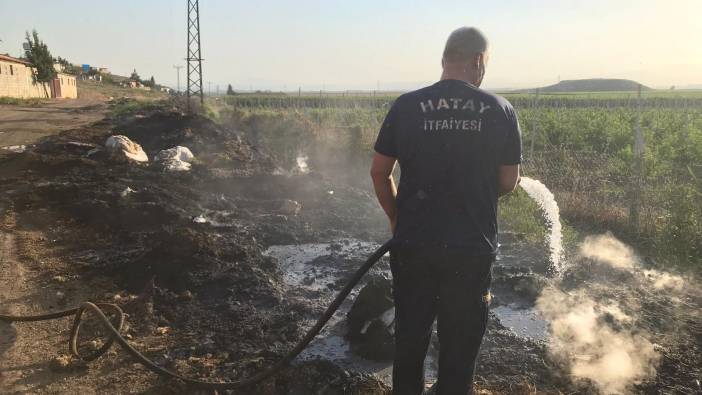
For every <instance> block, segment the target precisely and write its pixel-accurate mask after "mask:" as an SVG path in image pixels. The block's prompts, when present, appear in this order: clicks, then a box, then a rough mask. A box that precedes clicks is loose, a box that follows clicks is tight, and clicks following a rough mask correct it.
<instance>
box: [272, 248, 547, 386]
mask: <svg viewBox="0 0 702 395" xmlns="http://www.w3.org/2000/svg"><path fill="white" fill-rule="evenodd" d="M377 247H378V246H377V245H376V244H375V243H371V242H366V241H360V240H356V239H341V240H336V241H334V242H332V243H311V244H297V245H275V246H271V247H269V248H268V249H267V250H266V251H264V255H266V256H270V257H272V258H275V259H276V260H277V261H278V265H279V268H280V270H281V272H282V274H283V280H284V282H285V284H286V285H287V286H288V287H289V288H290V290H291V291H293V292H295V291H303V292H304V291H314V292H316V293H318V294H319V295H320V296H319V297H320V298H321V299H322V300H323V301H327V300H329V301H331V299H332V298H333V297H334V296H335V295H336V291H335V290H334V289H333V288H335V287H329V285H330V284H335V283H336V282H337V281H338V280H340V279H341V280H343V279H346V278H348V277H349V275H350V273H351V272H352V271H354V270H355V269H356V268H357V267H358V266H359V265H360V264H361V262H363V261H364V260H365V259H366V258H367V257H368V255H370V254H371V253H372V252H373V251H374V250H375V249H376V248H377ZM514 260H519V257H518V256H514V257H511V256H506V257H502V258H501V262H500V263H498V264H507V265H509V264H514V262H512V261H514ZM371 270H372V271H375V272H376V273H381V274H382V275H385V276H388V277H389V276H390V273H389V270H388V269H387V268H379V267H378V266H376V267H374V268H373V269H371ZM361 288H362V284H361V285H359V286H357V287H356V288H355V289H354V291H353V292H352V293H351V295H350V296H349V297H348V298H347V300H346V301H345V302H344V303H343V304H342V305H341V307H340V308H339V310H338V311H337V312H336V313H335V314H334V316H333V317H332V318H331V320H330V321H329V323H328V324H327V326H325V328H324V329H323V330H322V332H321V333H320V334H319V335H318V336H317V338H315V340H314V341H312V343H310V345H309V346H308V347H307V348H306V349H305V350H304V351H303V352H302V353H301V354H300V357H299V360H302V361H304V360H310V359H326V360H330V361H333V362H335V363H337V364H338V365H339V366H342V367H344V368H345V369H348V370H354V371H357V372H365V373H374V374H376V375H377V376H378V377H379V378H380V379H381V380H383V381H385V382H386V383H390V382H391V381H392V362H391V361H385V362H377V361H371V360H367V359H364V358H362V357H360V356H358V355H356V354H354V353H353V352H351V349H350V344H349V342H348V341H347V340H346V338H345V335H346V333H347V330H348V329H347V325H346V313H347V312H348V311H349V309H350V308H351V305H352V301H353V299H354V297H355V296H356V295H357V294H358V292H359V290H360V289H361ZM491 310H492V311H493V312H495V314H496V315H497V317H498V318H499V320H500V321H501V322H502V324H503V325H504V326H506V327H508V328H510V329H511V330H512V331H513V332H514V333H515V334H517V335H519V336H521V337H528V338H531V339H534V340H537V341H540V340H544V339H545V338H546V336H547V333H548V323H547V322H546V321H545V320H544V319H542V318H541V317H540V316H538V314H537V313H536V312H535V311H534V310H532V309H521V308H517V306H513V305H508V306H499V307H496V308H493V309H491ZM391 312H392V313H394V311H393V309H390V310H388V311H387V312H386V314H383V319H384V320H388V321H389V320H391V319H392V317H391V316H390V313H391ZM437 366H438V364H437V361H436V360H435V359H434V356H433V353H432V352H429V353H428V354H427V358H426V361H425V370H426V380H427V382H432V381H434V380H436V374H437V372H436V369H437Z"/></svg>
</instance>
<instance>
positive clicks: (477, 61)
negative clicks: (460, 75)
mask: <svg viewBox="0 0 702 395" xmlns="http://www.w3.org/2000/svg"><path fill="white" fill-rule="evenodd" d="M484 57H485V54H482V53H479V54H475V56H473V61H472V62H470V63H471V64H470V65H471V67H472V68H473V69H475V70H480V65H481V64H482V62H483V60H484Z"/></svg>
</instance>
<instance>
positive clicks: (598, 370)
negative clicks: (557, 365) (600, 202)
mask: <svg viewBox="0 0 702 395" xmlns="http://www.w3.org/2000/svg"><path fill="white" fill-rule="evenodd" d="M580 255H581V257H582V258H586V259H589V260H592V261H596V262H598V263H600V264H605V265H607V266H609V267H611V269H609V270H613V271H617V272H626V273H629V274H630V276H629V277H622V278H626V280H617V281H612V279H611V278H609V279H607V278H603V279H600V280H598V279H596V278H589V276H588V279H587V280H585V281H579V282H577V284H578V287H577V288H576V289H574V290H572V291H569V292H565V291H563V290H561V289H559V288H557V287H556V286H555V285H552V286H549V287H547V288H546V289H544V290H543V292H542V293H541V295H540V296H539V298H538V300H537V302H536V307H537V309H538V310H539V311H540V313H541V314H542V315H543V317H544V318H546V319H547V320H549V322H550V331H551V337H550V338H549V343H548V350H549V353H550V355H551V356H552V357H553V358H554V359H555V360H557V361H560V362H562V363H563V364H564V365H566V366H568V367H569V369H570V373H571V375H572V376H573V377H574V378H579V379H588V380H591V381H592V382H593V383H594V384H595V385H596V386H597V387H598V388H599V390H600V391H601V392H602V393H605V394H622V393H628V391H630V390H631V386H632V385H634V384H637V383H640V382H642V381H643V380H645V379H648V378H651V377H653V376H654V375H655V374H656V367H657V363H658V360H659V358H660V356H659V353H658V352H657V348H656V345H655V344H654V343H653V342H652V341H651V339H652V337H651V335H650V334H648V333H646V332H645V331H643V330H642V329H641V327H640V325H637V321H638V320H639V319H640V318H641V317H642V316H644V314H645V312H644V311H643V310H642V307H641V305H642V304H641V303H640V302H641V301H640V300H638V298H639V297H640V296H641V295H645V294H656V295H659V296H660V292H658V291H659V290H666V291H667V292H668V294H669V295H668V297H669V298H670V300H671V301H675V299H676V296H675V291H680V290H682V289H684V288H685V284H686V283H685V280H684V279H683V278H682V277H680V276H678V275H675V274H671V273H665V272H661V271H658V270H655V269H644V268H643V266H642V263H641V260H640V259H639V257H638V256H637V255H636V253H635V252H634V250H633V249H632V248H631V247H629V246H627V245H626V244H624V243H622V242H621V241H619V240H617V239H616V238H614V237H613V236H612V235H611V234H605V235H597V236H589V237H586V238H585V240H584V241H583V243H582V244H581V245H580ZM573 269H574V270H576V271H577V267H575V266H573ZM612 274H613V275H615V272H612ZM605 277H609V276H605ZM615 278H618V279H619V278H620V277H615ZM635 289H636V290H639V292H634V290H635Z"/></svg>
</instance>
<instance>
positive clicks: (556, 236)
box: [519, 177, 564, 275]
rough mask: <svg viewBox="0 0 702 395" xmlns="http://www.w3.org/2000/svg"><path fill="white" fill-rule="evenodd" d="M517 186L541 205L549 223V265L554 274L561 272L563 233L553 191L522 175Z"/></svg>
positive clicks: (539, 182)
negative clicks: (551, 266)
mask: <svg viewBox="0 0 702 395" xmlns="http://www.w3.org/2000/svg"><path fill="white" fill-rule="evenodd" d="M519 186H521V187H522V189H523V190H524V191H525V192H526V193H527V194H528V195H529V197H531V198H532V199H534V201H535V202H536V203H537V204H538V205H539V206H540V207H541V209H542V210H543V212H544V216H545V217H546V221H547V222H548V224H549V227H550V228H551V229H550V232H549V238H548V244H549V248H550V251H551V265H553V271H554V274H556V275H560V274H562V273H563V269H564V267H563V234H562V227H561V216H560V211H559V209H558V203H556V198H555V197H554V196H553V193H552V192H551V191H550V190H549V189H548V188H546V185H544V184H543V183H542V182H541V181H539V180H534V179H533V178H529V177H522V180H521V182H520V183H519Z"/></svg>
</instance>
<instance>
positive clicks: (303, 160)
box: [294, 155, 310, 174]
mask: <svg viewBox="0 0 702 395" xmlns="http://www.w3.org/2000/svg"><path fill="white" fill-rule="evenodd" d="M309 159H310V158H309V157H308V156H306V155H300V156H298V157H297V158H296V159H295V162H296V164H297V168H296V169H295V171H294V173H299V174H307V173H309V172H310V167H309V166H308V165H307V161H308V160H309Z"/></svg>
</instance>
